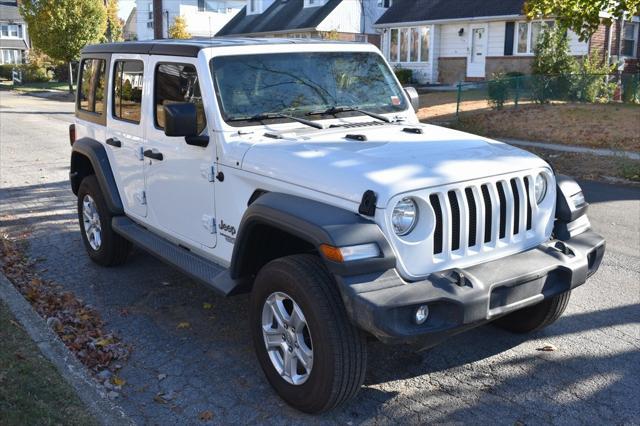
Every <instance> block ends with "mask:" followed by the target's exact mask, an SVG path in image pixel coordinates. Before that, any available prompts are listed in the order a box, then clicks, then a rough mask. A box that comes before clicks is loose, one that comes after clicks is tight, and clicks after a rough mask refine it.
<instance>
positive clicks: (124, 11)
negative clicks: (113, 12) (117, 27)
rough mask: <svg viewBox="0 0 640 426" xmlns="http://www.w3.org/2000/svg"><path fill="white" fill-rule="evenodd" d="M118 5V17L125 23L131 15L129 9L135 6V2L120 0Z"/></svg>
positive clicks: (132, 0)
mask: <svg viewBox="0 0 640 426" xmlns="http://www.w3.org/2000/svg"><path fill="white" fill-rule="evenodd" d="M119 3H120V11H119V12H118V16H119V17H120V18H121V19H123V20H125V21H126V20H127V18H128V17H129V14H130V13H131V9H133V7H134V6H135V5H136V2H135V0H120V1H119Z"/></svg>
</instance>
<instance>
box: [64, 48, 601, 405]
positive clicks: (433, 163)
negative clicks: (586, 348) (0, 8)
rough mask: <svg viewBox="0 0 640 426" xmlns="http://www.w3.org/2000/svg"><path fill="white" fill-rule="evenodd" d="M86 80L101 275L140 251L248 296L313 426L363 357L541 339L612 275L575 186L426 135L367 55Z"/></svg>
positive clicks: (161, 57)
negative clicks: (533, 334) (573, 298)
mask: <svg viewBox="0 0 640 426" xmlns="http://www.w3.org/2000/svg"><path fill="white" fill-rule="evenodd" d="M79 74H80V75H79V81H78V94H77V101H76V102H77V104H76V117H77V119H76V123H75V124H74V125H72V127H71V129H70V136H71V143H72V155H71V173H70V178H71V186H72V188H73V192H74V193H75V194H77V196H78V217H79V221H80V228H81V232H82V237H83V239H84V243H85V246H86V249H87V252H88V254H89V256H90V257H91V259H93V260H94V261H95V262H97V263H99V264H101V265H105V266H112V265H117V264H120V263H122V262H124V261H125V259H126V258H127V254H128V253H129V250H130V247H131V244H132V243H133V244H135V245H137V246H139V247H141V248H143V249H145V250H147V251H149V252H150V253H151V254H153V255H155V256H157V257H159V258H160V259H162V260H164V261H166V262H167V263H169V264H171V265H173V266H174V267H176V268H178V269H180V270H182V271H184V272H185V273H186V274H188V275H190V276H191V277H193V278H194V279H197V280H198V281H201V282H202V283H204V284H205V285H207V286H209V287H211V288H213V289H215V290H217V291H218V292H219V293H220V294H221V295H225V296H227V295H233V294H238V293H243V292H250V293H251V297H250V303H251V306H250V309H249V312H250V319H249V326H250V327H251V331H252V334H253V339H254V345H255V350H256V353H257V357H258V361H259V362H260V364H261V366H262V368H263V370H264V373H265V375H266V377H267V379H268V381H269V382H270V383H271V384H272V385H273V387H274V388H275V390H276V391H277V392H278V394H279V395H280V396H281V397H282V398H283V399H284V400H285V401H287V402H288V403H289V404H291V405H292V406H294V407H296V408H298V409H300V410H302V411H305V412H310V413H315V412H320V411H323V410H327V409H330V408H332V407H335V406H336V405H337V404H339V403H341V402H343V401H345V400H348V399H349V398H351V397H353V396H354V395H355V393H356V392H357V391H358V389H359V388H360V386H361V384H362V382H363V379H364V376H365V365H366V358H367V351H366V346H365V343H366V341H367V338H368V337H374V338H377V339H379V340H381V341H383V342H385V343H393V344H396V343H407V344H412V345H415V346H416V348H418V349H424V348H427V347H430V346H433V345H435V344H437V343H439V342H440V341H442V340H443V339H445V338H446V337H448V336H451V335H453V334H455V333H458V332H461V331H464V330H467V329H469V328H472V327H476V326H478V325H481V324H484V323H487V322H489V321H493V322H494V323H495V324H496V325H498V326H500V327H503V328H506V329H508V330H511V331H515V332H528V331H532V330H537V329H540V328H541V327H544V326H547V325H549V324H551V323H552V322H553V321H555V320H556V319H557V318H558V317H559V316H560V315H561V314H562V312H563V311H564V309H565V307H566V306H567V302H568V300H569V295H570V292H571V290H572V289H573V288H575V287H576V286H579V285H581V284H583V283H584V282H585V281H586V279H587V277H589V276H590V275H591V274H593V273H594V272H595V271H596V270H597V269H598V267H599V265H600V261H601V260H602V256H603V254H604V247H605V243H604V240H603V239H602V237H600V236H599V235H598V234H596V233H594V232H592V231H591V229H590V224H589V220H588V219H587V216H586V210H587V203H586V202H585V199H584V196H583V195H582V192H581V190H580V187H579V186H578V185H577V184H576V183H575V182H574V181H572V180H571V179H569V178H567V177H562V176H555V175H554V172H553V170H552V168H551V167H550V166H549V165H548V164H547V163H545V162H544V161H543V160H541V159H540V158H538V157H536V156H535V155H532V154H530V153H528V152H525V151H522V150H520V149H517V148H514V147H512V146H509V145H505V144H503V143H499V142H496V141H492V140H488V139H485V138H481V137H477V136H473V135H469V134H465V133H461V132H457V131H453V130H448V129H444V128H441V127H436V126H430V125H423V124H420V122H419V121H418V120H417V118H416V115H415V112H414V108H415V106H416V103H417V94H416V92H415V90H413V89H403V88H402V87H401V85H400V84H399V82H398V80H397V79H396V77H395V76H394V73H393V72H392V71H391V69H390V67H389V65H388V64H387V63H386V62H385V60H384V58H383V57H382V56H381V54H380V52H379V51H378V50H377V49H376V48H375V47H373V46H371V45H367V44H352V43H329V42H313V41H309V40H304V41H301V40H297V41H294V40H278V39H225V38H222V39H212V40H208V41H152V42H132V43H121V44H102V45H95V46H89V47H87V48H86V49H85V50H84V51H83V54H82V58H81V62H80V73H79Z"/></svg>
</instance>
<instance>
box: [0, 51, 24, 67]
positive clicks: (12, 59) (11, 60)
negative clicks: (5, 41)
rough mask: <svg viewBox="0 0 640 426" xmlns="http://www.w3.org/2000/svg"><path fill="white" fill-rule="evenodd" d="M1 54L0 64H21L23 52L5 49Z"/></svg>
mask: <svg viewBox="0 0 640 426" xmlns="http://www.w3.org/2000/svg"><path fill="white" fill-rule="evenodd" d="M0 53H2V55H0V63H2V64H21V63H22V51H21V50H17V49H3V50H2V51H1V52H0Z"/></svg>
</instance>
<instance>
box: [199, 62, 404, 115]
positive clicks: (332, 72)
mask: <svg viewBox="0 0 640 426" xmlns="http://www.w3.org/2000/svg"><path fill="white" fill-rule="evenodd" d="M211 66H212V72H213V75H214V80H215V84H216V92H217V95H218V102H219V104H220V109H221V112H222V116H223V118H224V120H225V121H226V122H227V123H229V124H231V125H233V126H248V125H255V124H256V123H255V121H256V119H258V121H264V120H266V119H269V120H279V121H288V119H287V118H286V117H281V116H280V117H278V115H289V116H295V117H306V118H308V119H310V120H316V119H321V118H333V116H336V115H338V114H340V115H341V116H349V115H361V113H360V112H358V111H353V109H361V110H366V111H367V112H372V113H390V112H399V111H404V110H406V109H407V105H406V103H405V100H404V96H403V95H402V88H401V87H400V86H398V84H397V83H396V81H395V79H394V77H393V74H392V72H391V70H390V69H389V67H388V66H387V65H386V63H385V62H384V60H383V59H382V58H381V57H380V55H377V54H375V53H371V52H311V53H309V52H305V53H282V54H280V53H278V54H257V55H242V56H221V57H217V58H214V59H212V61H211ZM336 108H342V110H340V109H336ZM336 111H337V112H336ZM343 113H344V114H343ZM269 114H271V117H265V115H269ZM327 115H329V116H331V117H327Z"/></svg>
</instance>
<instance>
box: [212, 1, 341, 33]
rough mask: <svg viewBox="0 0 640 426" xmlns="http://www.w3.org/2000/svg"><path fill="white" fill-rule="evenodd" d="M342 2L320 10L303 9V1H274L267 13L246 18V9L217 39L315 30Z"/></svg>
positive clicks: (229, 23) (314, 8)
mask: <svg viewBox="0 0 640 426" xmlns="http://www.w3.org/2000/svg"><path fill="white" fill-rule="evenodd" d="M342 1H343V0H329V1H328V2H327V3H326V4H325V5H323V6H319V7H304V0H275V1H274V2H273V4H272V5H271V6H269V8H268V9H267V10H265V11H264V12H262V13H260V14H256V15H247V8H246V7H244V8H243V9H242V10H241V11H240V12H238V14H237V15H236V16H235V17H234V18H233V19H232V20H231V21H229V22H228V23H227V25H225V26H224V27H223V28H222V29H221V30H220V31H218V33H217V34H216V36H226V35H237V34H259V33H270V32H277V31H287V30H292V31H295V30H300V29H307V28H316V27H317V26H318V25H320V23H322V21H324V20H325V18H326V17H327V16H329V14H330V13H331V12H332V11H333V10H334V9H335V8H336V6H338V5H339V4H340V3H341V2H342Z"/></svg>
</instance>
